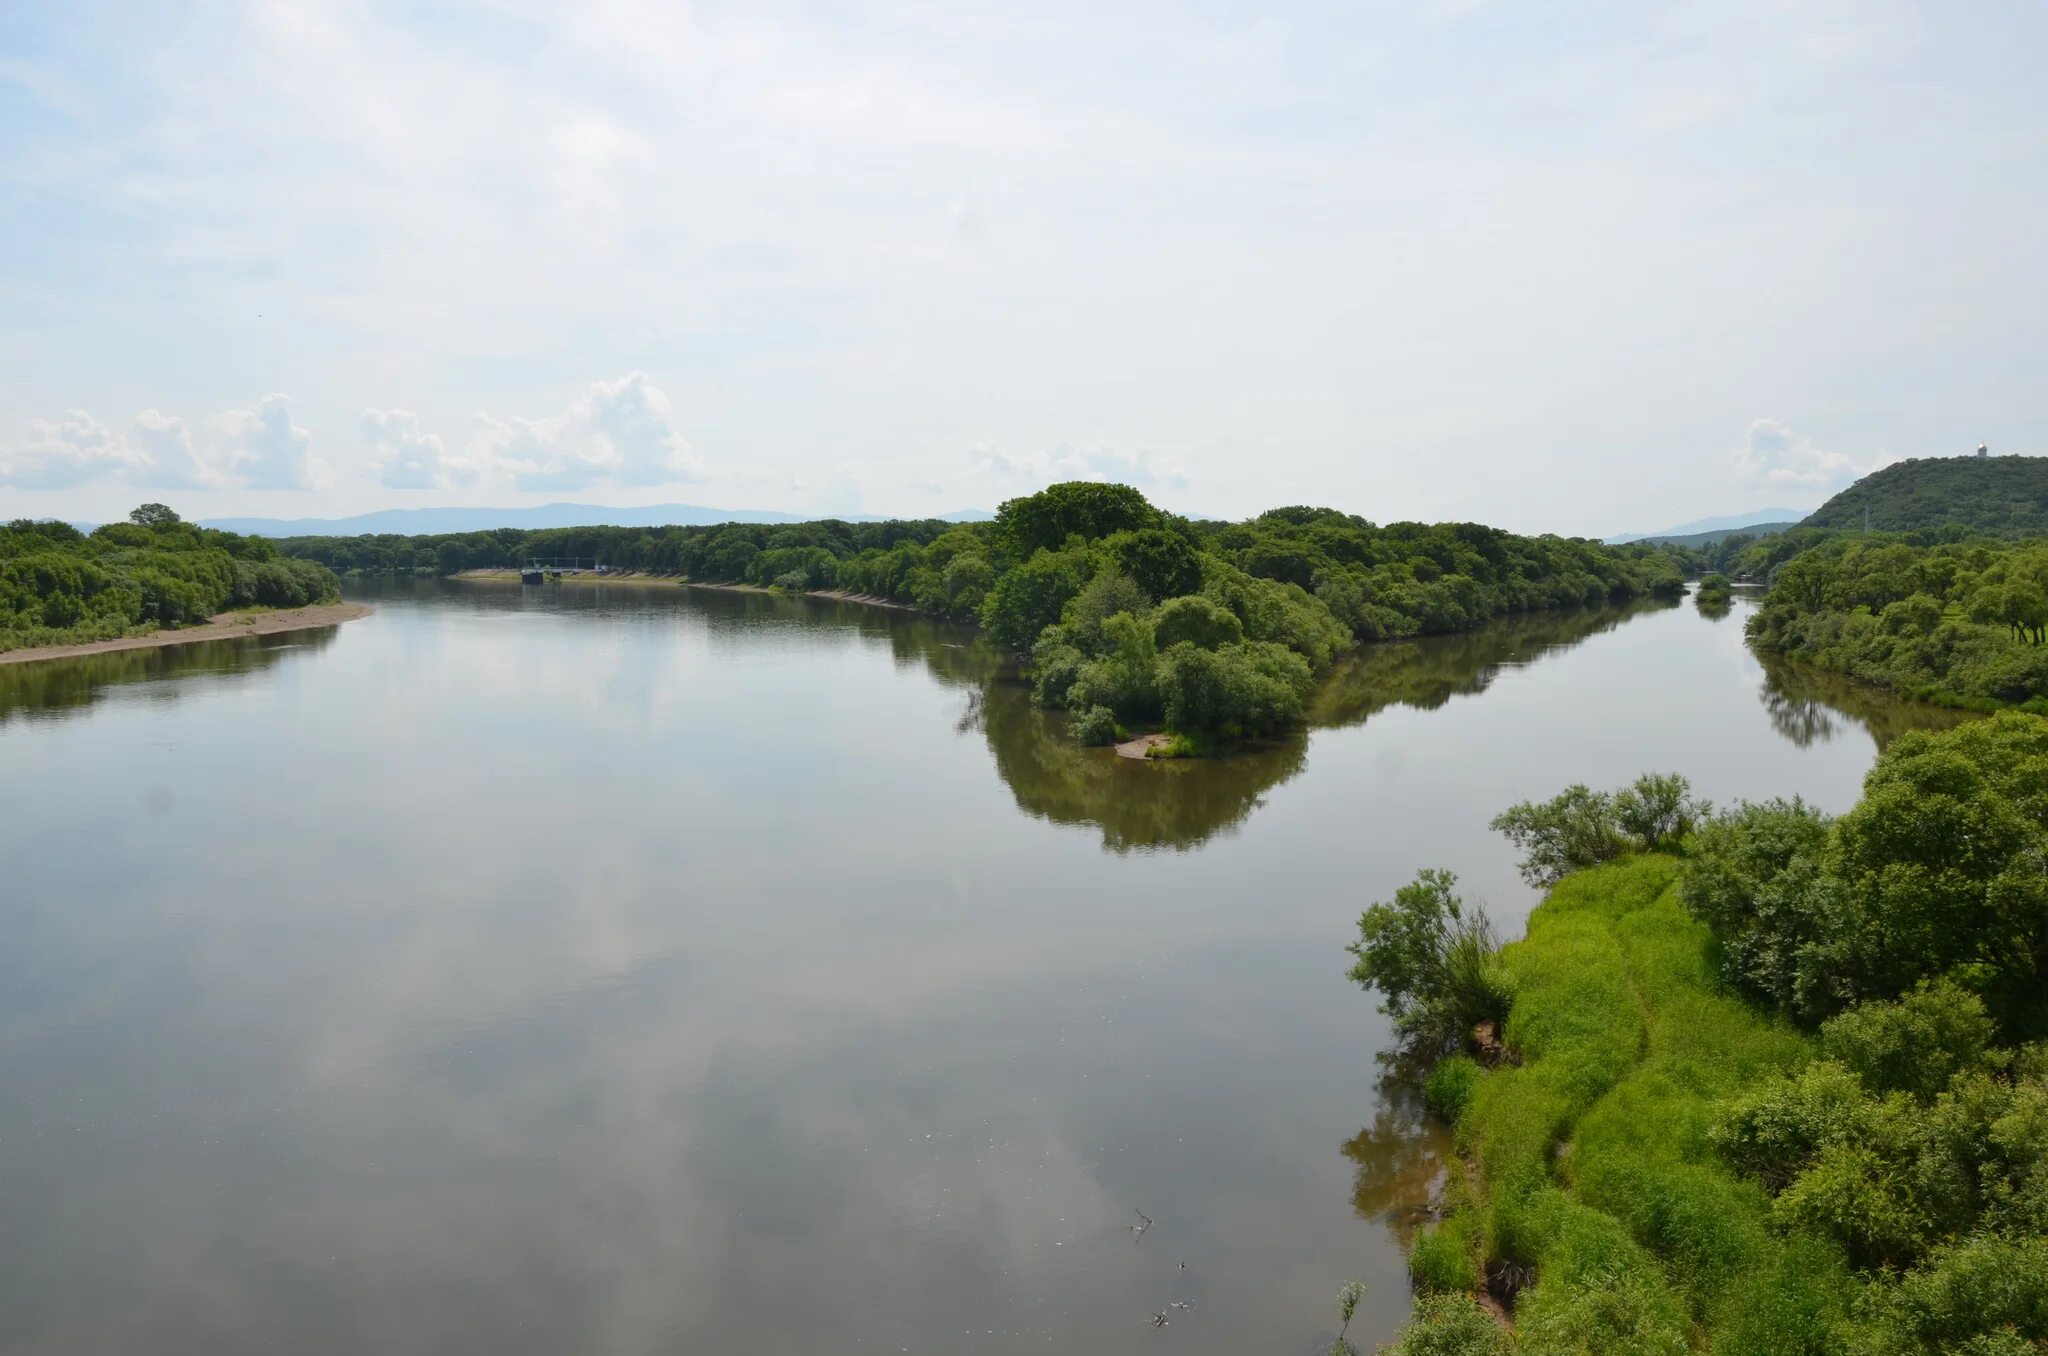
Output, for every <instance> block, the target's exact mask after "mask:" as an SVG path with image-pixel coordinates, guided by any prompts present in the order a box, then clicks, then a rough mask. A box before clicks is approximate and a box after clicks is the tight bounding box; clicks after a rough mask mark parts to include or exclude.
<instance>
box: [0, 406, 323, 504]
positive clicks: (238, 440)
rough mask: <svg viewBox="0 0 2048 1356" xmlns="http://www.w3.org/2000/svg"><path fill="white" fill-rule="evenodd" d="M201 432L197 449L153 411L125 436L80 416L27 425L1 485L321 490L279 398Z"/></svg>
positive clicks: (299, 431)
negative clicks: (105, 484)
mask: <svg viewBox="0 0 2048 1356" xmlns="http://www.w3.org/2000/svg"><path fill="white" fill-rule="evenodd" d="M204 429H205V432H206V434H207V437H206V441H205V443H204V444H203V445H202V444H200V443H197V442H195V441H194V439H193V436H192V430H191V429H190V427H188V426H187V425H186V423H185V421H184V420H183V419H179V418H176V417H174V416H171V415H167V414H164V413H162V412H161V411H158V410H153V409H151V410H144V411H143V412H142V413H141V414H138V415H137V416H135V422H134V423H133V424H131V425H130V426H129V427H128V429H127V431H126V432H117V431H115V430H114V429H111V428H108V427H107V426H106V425H105V424H102V423H100V422H99V420H98V419H96V418H94V417H93V416H92V415H91V414H89V413H87V412H86V411H84V410H71V411H69V412H67V413H66V414H65V415H64V416H63V417H62V418H59V419H34V420H30V421H29V426H28V437H27V438H26V439H25V440H23V441H22V442H21V443H20V444H19V445H18V446H17V447H16V448H15V450H14V451H13V452H12V453H10V454H6V455H4V456H0V485H13V486H16V487H18V488H21V489H32V490H57V489H70V488H73V487H75V486H79V485H86V484H91V483H93V482H95V481H107V480H120V481H125V482H127V483H128V484H130V485H134V486H136V487H137V488H139V489H146V490H199V489H217V488H220V487H223V486H240V487H244V488H248V489H259V490H262V489H270V490H311V489H321V488H323V487H324V486H325V485H326V483H327V471H326V466H325V465H324V464H323V463H322V462H321V461H320V459H319V458H318V457H315V456H314V455H313V453H312V446H313V435H312V434H311V433H309V432H307V431H306V430H305V429H303V428H300V427H299V426H298V425H296V424H294V423H293V422H292V418H291V403H290V401H289V400H287V399H286V398H285V397H284V396H281V395H273V396H265V397H264V398H263V399H262V400H260V401H258V402H257V403H256V406H255V407H254V408H253V409H246V410H223V411H221V412H220V413H219V414H215V415H212V416H209V417H208V418H207V419H206V420H205V421H204Z"/></svg>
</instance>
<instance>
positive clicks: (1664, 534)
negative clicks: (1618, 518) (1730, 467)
mask: <svg viewBox="0 0 2048 1356" xmlns="http://www.w3.org/2000/svg"><path fill="white" fill-rule="evenodd" d="M1805 516H1806V511H1805V510H1804V509H1792V508H1767V509H1751V510H1750V511H1749V512H1748V513H1731V514H1724V515H1723V516H1721V517H1719V518H1699V519H1695V520H1694V521H1692V522H1689V523H1680V524H1679V525H1678V526H1676V527H1667V528H1665V529H1664V530H1663V531H1661V532H1624V533H1622V534H1621V535H1620V536H1618V537H1609V538H1608V539H1607V544H1608V545H1610V546H1619V545H1621V544H1622V543H1624V542H1631V541H1670V540H1672V539H1673V538H1678V537H1699V536H1704V535H1712V534H1716V533H1718V534H1721V535H1724V536H1725V535H1727V534H1728V533H1730V532H1735V531H1742V530H1748V531H1755V530H1756V529H1758V528H1767V529H1769V530H1770V531H1774V532H1776V531H1783V530H1784V529H1785V528H1787V527H1790V526H1791V525H1792V524H1794V523H1796V522H1798V521H1799V520H1800V519H1802V518H1804V517H1805Z"/></svg>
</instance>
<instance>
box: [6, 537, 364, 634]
mask: <svg viewBox="0 0 2048 1356" xmlns="http://www.w3.org/2000/svg"><path fill="white" fill-rule="evenodd" d="M369 611H370V609H369V608H368V607H367V606H365V605H363V604H360V603H344V602H342V601H341V584H340V581H339V580H338V579H336V578H335V576H334V572H333V571H331V570H329V569H328V568H327V567H326V566H324V565H320V564H317V563H315V562H313V561H309V560H297V559H292V558H289V557H286V556H284V555H281V554H280V553H279V552H278V550H277V548H276V547H275V546H273V545H272V544H271V543H270V542H269V541H266V540H264V539H263V538H261V537H244V536H238V535H236V534H235V533H232V532H220V531H215V530H213V529H211V528H203V527H198V526H195V525H193V524H191V523H188V522H185V521H183V520H182V519H180V518H179V517H178V515H177V514H176V513H174V512H172V511H171V510H170V509H168V508H166V507H164V506H163V505H162V504H144V505H142V506H141V507H140V508H138V509H136V510H135V511H134V512H133V513H131V514H129V515H128V520H127V521H126V522H120V523H107V524H104V525H103V526H100V527H98V528H95V529H94V530H93V531H91V532H90V533H86V532H81V531H79V530H78V529H77V528H75V527H72V526H71V525H70V524H68V523H60V522H39V521H33V520H30V519H26V518H20V519H15V520H14V521H12V522H9V523H6V524H5V525H0V663H20V662H24V661H29V660H41V659H59V658H69V657H72V656H75V655H80V654H90V653H95V652H98V651H102V650H112V649H133V648H140V647H146V646H152V645H165V644H180V643H184V642H188V641H194V640H210V639H227V638H232V637H235V636H244V635H267V634H275V633H277V632H280V631H292V630H302V629H305V628H307V627H313V626H331V625H334V624H336V623H338V622H342V621H348V620H352V619H353V618H356V617H360V616H364V615H367V614H368V612H369Z"/></svg>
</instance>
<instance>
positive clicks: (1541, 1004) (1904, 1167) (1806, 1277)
mask: <svg viewBox="0 0 2048 1356" xmlns="http://www.w3.org/2000/svg"><path fill="white" fill-rule="evenodd" d="M1500 827H1503V828H1505V829H1507V830H1508V831H1509V832H1510V833H1511V835H1512V836H1514V837H1515V838H1516V841H1517V842H1518V843H1520V844H1521V845H1522V847H1523V848H1524V849H1525V851H1527V852H1528V854H1529V855H1528V857H1527V858H1526V860H1525V870H1526V872H1527V873H1528V874H1529V875H1530V876H1531V877H1532V879H1539V880H1554V881H1555V885H1554V888H1553V889H1552V890H1551V893H1550V895H1549V897H1548V898H1547V899H1546V900H1545V901H1544V903H1543V904H1542V905H1541V906H1540V907H1539V908H1538V909H1537V910H1536V912H1535V913H1534V914H1533V915H1532V916H1531V918H1530V920H1529V926H1528V933H1527V936H1526V937H1525V938H1524V939H1523V940H1521V941H1517V942H1514V943H1510V944H1508V945H1507V946H1504V947H1498V946H1496V945H1495V944H1494V942H1493V938H1492V936H1491V930H1490V928H1489V927H1488V926H1487V924H1486V921H1485V917H1484V914H1483V912H1482V911H1480V910H1476V909H1474V908H1471V907H1470V906H1468V905H1466V904H1465V903H1464V901H1462V900H1460V899H1459V898H1458V896H1457V895H1456V893H1455V889H1454V884H1455V883H1454V881H1453V879H1452V878H1451V877H1449V876H1448V875H1447V874H1446V873H1442V872H1434V871H1432V872H1424V873H1423V875H1422V876H1421V877H1420V878H1418V880H1417V881H1416V883H1415V884H1413V885H1411V886H1409V887H1406V888H1405V889H1403V890H1402V891H1400V892H1398V893H1397V895H1396V897H1395V899H1394V900H1392V901H1390V902H1388V903H1384V904H1376V905H1374V906H1372V907H1371V908H1369V909H1367V910H1366V912H1365V914H1364V915H1363V916H1362V918H1361V920H1360V937H1359V941H1358V942H1357V944H1355V945H1354V946H1353V948H1352V951H1353V954H1354V955H1355V956H1356V957H1357V965H1356V966H1355V967H1354V970H1353V976H1354V978H1356V979H1358V980H1359V981H1360V982H1362V983H1365V984H1367V985H1369V986H1370V987H1373V988H1375V989H1377V990H1378V992H1379V993H1380V995H1381V998H1382V1004H1383V1007H1384V1009H1385V1010H1386V1011H1388V1012H1389V1013H1390V1014H1391V1015H1392V1016H1393V1017H1394V1019H1395V1023H1396V1028H1397V1030H1398V1031H1399V1032H1400V1033H1401V1034H1402V1035H1403V1036H1404V1037H1405V1038H1406V1039H1407V1052H1408V1054H1409V1055H1411V1056H1413V1057H1414V1058H1415V1059H1416V1060H1417V1061H1418V1062H1419V1063H1420V1064H1421V1065H1422V1066H1423V1067H1425V1068H1426V1069H1427V1078H1426V1082H1425V1088H1426V1093H1427V1096H1428V1098H1429V1100H1430V1102H1431V1103H1432V1105H1433V1106H1435V1107H1436V1108H1438V1109H1439V1110H1440V1111H1441V1112H1442V1114H1444V1115H1445V1116H1446V1117H1447V1118H1448V1119H1450V1121H1451V1122H1452V1124H1453V1125H1454V1127H1455V1131H1456V1142H1457V1145H1458V1149H1459V1154H1458V1156H1457V1158H1456V1159H1455V1160H1454V1161H1453V1162H1452V1164H1451V1165H1450V1181H1449V1185H1448V1188H1447V1205H1448V1212H1447V1214H1446V1215H1445V1217H1444V1218H1443V1219H1442V1220H1441V1222H1439V1223H1437V1224H1435V1225H1434V1226H1432V1227H1431V1228H1429V1229H1427V1230H1425V1231H1424V1232H1423V1233H1421V1234H1420V1235H1419V1236H1418V1237H1417V1239H1416V1241H1415V1244H1414V1247H1413V1249H1412V1252H1411V1256H1410V1270H1411V1274H1412V1276H1413V1279H1414V1281H1415V1284H1416V1286H1417V1288H1418V1290H1420V1291H1421V1292H1422V1294H1423V1299H1422V1301H1421V1302H1420V1303H1418V1305H1417V1318H1416V1320H1415V1321H1414V1323H1413V1324H1411V1326H1410V1328H1409V1329H1408V1330H1407V1331H1406V1332H1405V1333H1404V1334H1403V1337H1402V1340H1401V1342H1400V1343H1399V1344H1397V1346H1396V1347H1395V1348H1393V1350H1395V1351H1397V1352H1406V1353H1409V1354H1410V1356H1421V1353H1425V1352H1427V1353H1435V1354H1437V1356H1449V1354H1455V1353H1508V1352H1522V1353H1529V1354H1530V1356H1536V1354H1538V1353H1541V1354H1542V1356H1551V1354H1553V1353H1596V1352H1611V1351H1628V1352H1649V1353H1669V1354H1670V1356H1681V1354H1682V1353H1688V1352H1691V1351H1695V1350H1701V1349H1705V1350H1712V1351H1714V1352H1717V1353H1732V1354H1739V1356H1747V1354H1748V1353H1757V1354H1758V1356H1761V1354H1763V1353H1782V1352H1797V1353H1804V1354H1806V1356H1918V1354H1920V1353H1928V1354H1929V1356H1931V1354H1932V1353H1937V1352H1940V1353H1949V1352H1963V1353H1973V1354H1974V1356H2021V1353H2036V1352H2039V1351H2040V1350H2042V1349H2043V1344H2044V1343H2048V1043H2044V1042H2043V1040H2042V1037H2043V1036H2044V1034H2048V872H2044V870H2043V868H2042V864H2043V862H2044V861H2048V721H2044V720H2042V719H2040V718H2038V717H2034V716H2028V715H2022V714H2018V713H2006V714H2003V715H1999V716H1996V717H1993V718H1991V719H1988V720H1984V721H1976V722H1971V723H1969V724H1966V725H1964V726H1961V727H1959V728H1957V729H1955V730H1952V731H1948V732H1945V733H1941V734H1927V733H1915V734H1908V735H1904V736H1901V737H1900V738H1899V739H1898V740H1896V741H1895V742H1894V743H1893V744H1892V745H1891V747H1890V748H1889V749H1887V750H1886V752H1885V753H1884V754H1883V755H1882V756H1881V757H1880V759H1879V760H1878V763H1877V764H1876V766H1875V767H1874V768H1873V770H1872V771H1871V773H1870V775H1869V777H1868V778H1867V779H1866V781H1865V784H1864V795H1863V798H1862V800H1861V801H1860V802H1859V803H1858V804H1857V806H1856V807H1855V808H1854V809H1853V810H1851V811H1850V812H1849V813H1847V814H1845V815H1843V816H1841V817H1840V818H1838V819H1832V820H1831V819H1829V818H1828V817H1827V816H1824V815H1822V814H1820V813H1818V812H1816V811H1815V810H1813V809H1812V808H1811V807H1808V806H1806V805H1803V804H1801V803H1800V802H1798V801H1772V802H1768V803H1765V804H1743V805H1739V806H1737V807H1736V808H1735V809H1734V810H1732V811H1729V812H1726V813H1723V814H1720V815H1713V814H1711V812H1710V811H1709V809H1708V807H1706V806H1704V805H1702V804H1699V803H1698V802H1696V801H1694V800H1692V798H1691V797H1690V796H1689V794H1687V791H1686V788H1685V787H1684V784H1683V782H1682V781H1679V780H1678V779H1676V778H1645V779H1643V780H1642V781H1640V782H1638V783H1637V784H1636V786H1634V787H1632V788H1628V789H1627V790H1625V791H1623V792H1620V793H1616V794H1613V795H1602V794H1599V793H1594V792H1591V791H1589V790H1587V789H1586V788H1584V787H1575V788H1572V789H1571V790H1569V791H1568V792H1566V793H1565V794H1564V795H1562V796H1560V797H1558V798H1557V799H1556V800H1554V801H1550V802H1546V803H1543V804H1539V805H1526V806H1519V807H1516V809H1514V810H1512V811H1509V812H1508V813H1507V814H1506V815H1504V816H1502V819H1501V821H1500ZM1478 1297H1486V1298H1487V1299H1489V1300H1490V1301H1491V1302H1492V1303H1494V1304H1495V1305H1497V1306H1499V1308H1500V1310H1501V1311H1502V1312H1504V1313H1505V1314H1506V1315H1507V1317H1508V1320H1509V1325H1508V1326H1506V1327H1503V1326H1500V1325H1497V1324H1495V1323H1493V1322H1490V1321H1487V1322H1479V1321H1475V1320H1476V1318H1478V1317H1479V1316H1480V1307H1479V1304H1478V1303H1477V1302H1476V1301H1477V1298H1478Z"/></svg>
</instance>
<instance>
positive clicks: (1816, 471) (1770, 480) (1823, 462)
mask: <svg viewBox="0 0 2048 1356" xmlns="http://www.w3.org/2000/svg"><path fill="white" fill-rule="evenodd" d="M1731 460H1732V461H1733V463H1734V466H1735V473H1736V475H1737V476H1738V477H1739V478H1741V479H1742V480H1744V481H1747V482H1749V483H1750V484H1753V485H1774V486H1797V487H1800V488H1811V489H1828V490H1833V489H1840V488H1841V487H1842V486H1844V485H1847V484H1848V483H1849V482H1850V481H1852V480H1855V479H1857V478H1859V477H1861V476H1867V475H1869V474H1870V473H1871V472H1872V471H1875V470H1877V469H1878V468H1879V467H1881V466H1888V465H1890V464H1891V463H1892V462H1894V461H1897V460H1898V458H1896V457H1894V456H1893V455H1892V454H1890V453H1889V452H1878V453H1874V454H1872V455H1871V456H1870V457H1869V458H1867V459H1865V460H1862V461H1858V460H1857V459H1856V458H1854V457H1852V456H1850V455H1849V454H1848V453H1846V452H1829V451H1826V450H1824V449H1822V448H1820V447H1817V446H1815V445H1814V442H1813V439H1811V438H1808V437H1804V436H1802V435H1800V434H1797V433H1794V432H1793V431H1792V430H1791V429H1789V428H1787V427H1785V425H1783V424H1781V423H1779V422H1778V421H1777V420H1775V419H1758V420H1756V421H1755V422H1754V423H1752V424H1751V425H1750V426H1749V435H1748V436H1747V437H1746V438H1745V439H1744V440H1743V445H1742V446H1741V447H1739V448H1737V449H1736V450H1735V452H1734V454H1733V456H1732V458H1731Z"/></svg>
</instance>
